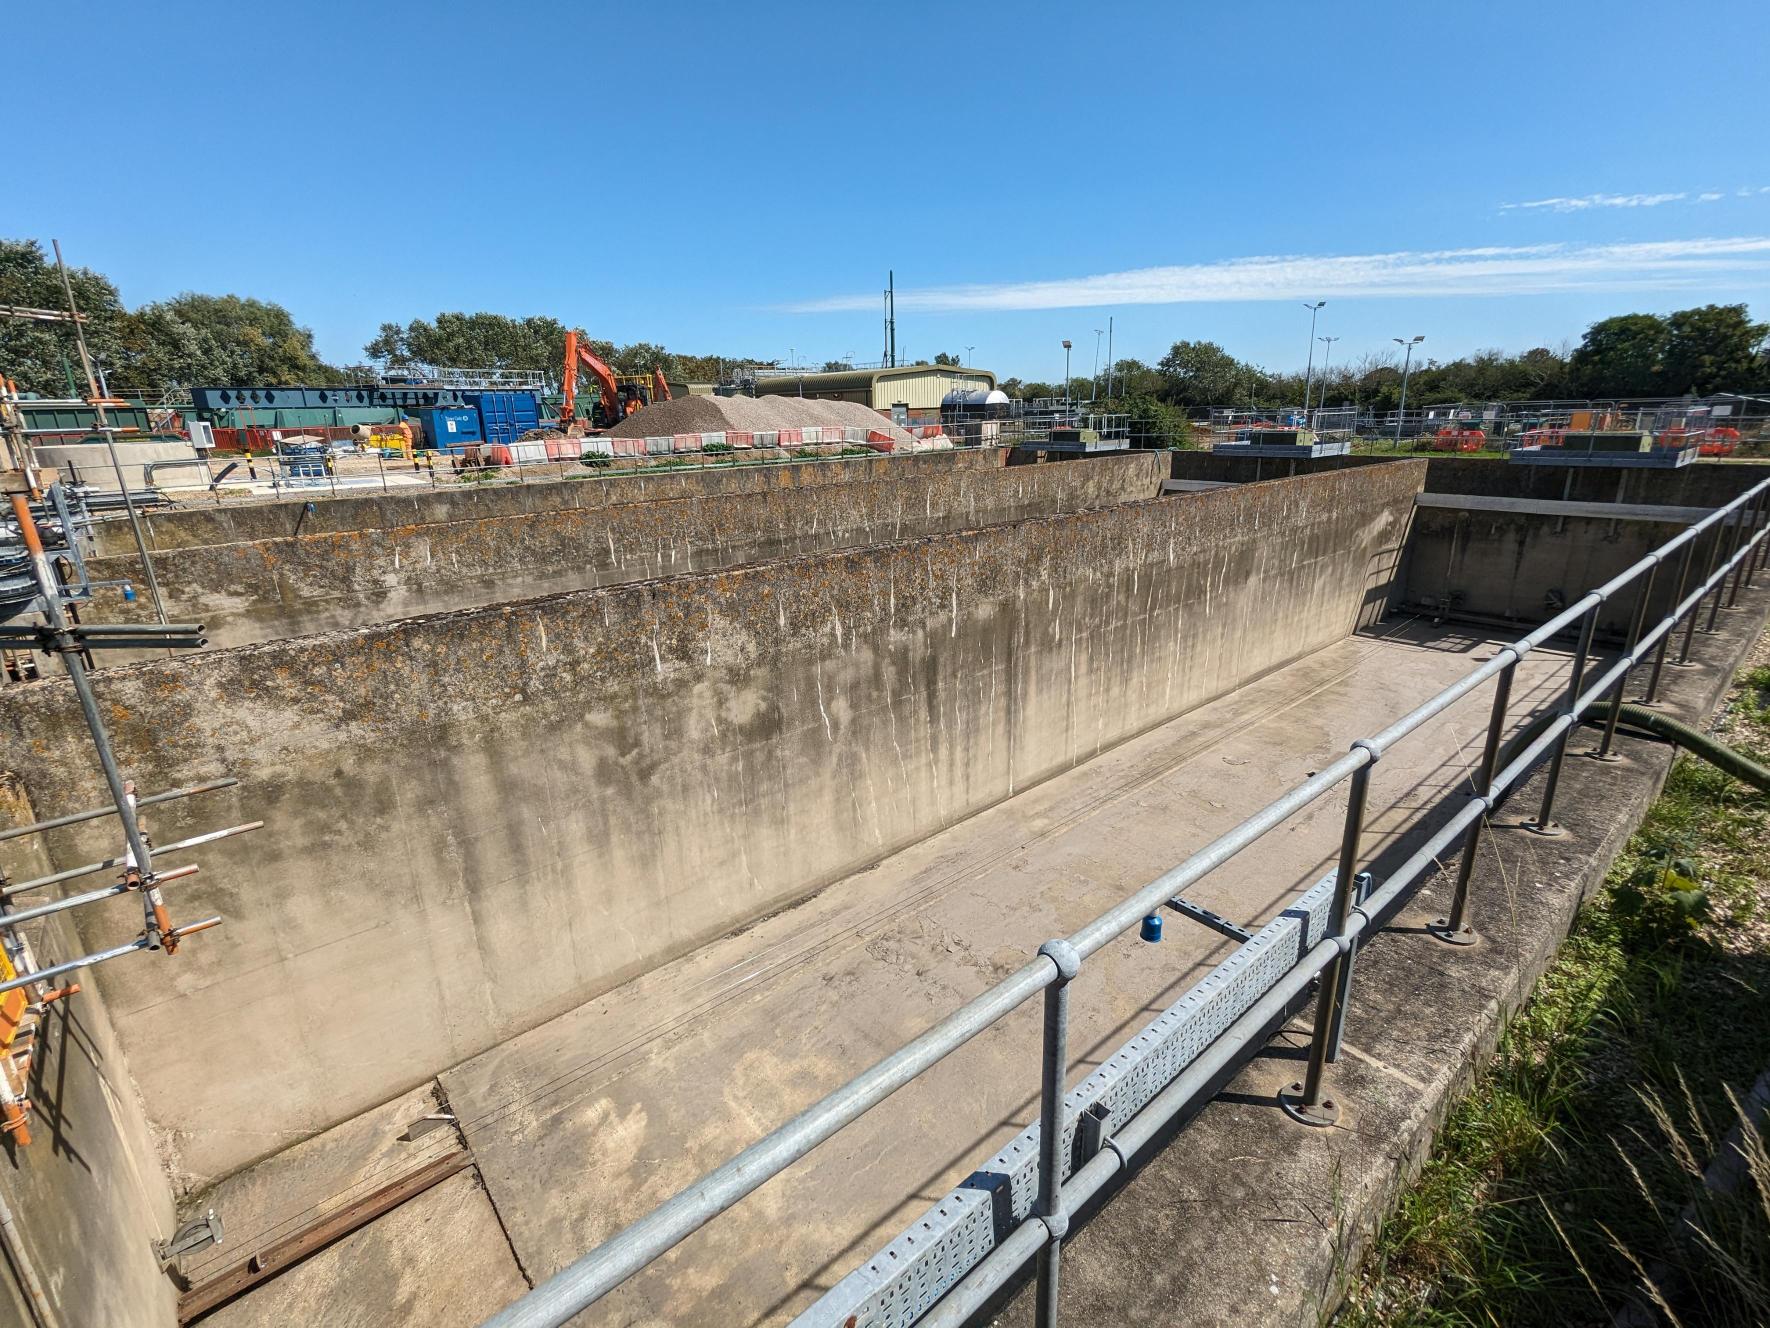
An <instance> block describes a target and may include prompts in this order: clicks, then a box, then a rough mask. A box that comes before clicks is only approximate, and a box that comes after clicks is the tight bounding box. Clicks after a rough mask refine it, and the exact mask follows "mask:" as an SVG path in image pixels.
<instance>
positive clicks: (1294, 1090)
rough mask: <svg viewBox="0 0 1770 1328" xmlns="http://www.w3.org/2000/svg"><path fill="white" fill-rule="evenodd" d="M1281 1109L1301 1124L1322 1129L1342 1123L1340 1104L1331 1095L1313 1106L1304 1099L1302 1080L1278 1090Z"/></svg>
mask: <svg viewBox="0 0 1770 1328" xmlns="http://www.w3.org/2000/svg"><path fill="white" fill-rule="evenodd" d="M1278 1106H1279V1110H1281V1111H1282V1112H1284V1114H1285V1115H1287V1116H1289V1117H1290V1118H1291V1119H1292V1120H1294V1121H1296V1122H1297V1123H1298V1124H1299V1125H1308V1126H1312V1127H1313V1128H1315V1129H1322V1128H1325V1127H1326V1126H1329V1125H1338V1124H1339V1123H1340V1104H1339V1103H1338V1102H1335V1101H1334V1100H1333V1098H1331V1097H1324V1098H1322V1100H1321V1101H1320V1102H1318V1103H1316V1104H1315V1105H1314V1106H1313V1107H1312V1106H1309V1105H1308V1104H1307V1103H1305V1102H1304V1101H1303V1085H1302V1083H1301V1082H1298V1083H1294V1084H1292V1085H1291V1086H1290V1087H1289V1088H1281V1089H1280V1090H1279V1092H1278Z"/></svg>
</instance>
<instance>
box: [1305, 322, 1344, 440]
mask: <svg viewBox="0 0 1770 1328" xmlns="http://www.w3.org/2000/svg"><path fill="white" fill-rule="evenodd" d="M1316 340H1317V341H1319V342H1321V343H1322V345H1324V346H1326V347H1327V349H1326V350H1324V351H1322V353H1321V406H1317V407H1316V409H1317V410H1320V409H1321V407H1322V406H1325V405H1327V383H1328V375H1327V370H1328V356H1330V355H1332V354H1333V353H1334V343H1335V342H1336V341H1338V340H1339V338H1338V337H1317V338H1316ZM1303 422H1304V423H1305V424H1307V423H1308V422H1309V416H1308V413H1307V412H1305V413H1304V416H1303Z"/></svg>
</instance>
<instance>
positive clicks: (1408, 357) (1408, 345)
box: [1389, 336, 1426, 447]
mask: <svg viewBox="0 0 1770 1328" xmlns="http://www.w3.org/2000/svg"><path fill="white" fill-rule="evenodd" d="M1425 339H1426V338H1425V337H1424V336H1417V337H1415V338H1414V339H1413V340H1412V341H1403V340H1402V339H1401V338H1400V337H1390V338H1389V340H1391V341H1393V342H1394V343H1395V344H1396V345H1397V346H1400V347H1402V348H1403V349H1404V350H1405V351H1406V352H1407V353H1406V354H1405V355H1404V356H1403V357H1402V360H1401V409H1400V410H1398V411H1396V412H1395V446H1396V447H1400V446H1401V422H1402V420H1404V419H1406V418H1407V375H1408V371H1409V370H1410V369H1412V368H1413V362H1414V347H1415V346H1417V345H1419V344H1420V343H1421V342H1422V341H1424V340H1425Z"/></svg>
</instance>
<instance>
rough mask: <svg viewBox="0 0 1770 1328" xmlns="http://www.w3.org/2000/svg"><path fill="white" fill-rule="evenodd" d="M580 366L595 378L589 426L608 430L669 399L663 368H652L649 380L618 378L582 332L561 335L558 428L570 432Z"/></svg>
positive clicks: (574, 411)
mask: <svg viewBox="0 0 1770 1328" xmlns="http://www.w3.org/2000/svg"><path fill="white" fill-rule="evenodd" d="M580 366H581V367H582V368H584V369H585V370H587V371H588V372H589V374H590V376H591V377H592V378H594V379H595V380H596V389H597V397H596V407H595V409H594V410H592V411H591V412H590V427H591V428H592V429H597V430H601V429H612V428H614V427H615V425H617V424H619V423H620V422H621V421H622V420H624V419H626V418H627V417H628V416H629V415H632V414H634V413H635V412H637V411H640V410H643V409H644V408H645V407H646V406H649V405H650V404H651V403H652V402H654V401H668V400H669V399H670V385H669V384H668V383H666V382H665V381H664V371H663V370H662V369H661V368H654V369H653V370H652V371H651V377H650V379H649V380H647V379H645V378H632V377H627V378H620V377H617V376H616V374H615V371H614V370H613V369H611V368H609V367H608V363H607V361H605V360H604V359H603V358H602V356H600V355H598V354H597V353H596V352H595V351H593V350H591V349H590V338H589V337H587V336H585V335H584V334H583V333H582V332H578V331H572V332H567V333H566V334H565V380H564V388H565V400H564V401H563V402H562V403H561V405H560V409H559V427H560V428H561V429H564V430H566V431H568V432H569V431H570V429H571V426H572V423H573V417H574V415H575V414H576V411H577V405H578V369H579V368H580Z"/></svg>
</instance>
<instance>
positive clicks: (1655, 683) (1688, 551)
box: [1641, 540, 1696, 705]
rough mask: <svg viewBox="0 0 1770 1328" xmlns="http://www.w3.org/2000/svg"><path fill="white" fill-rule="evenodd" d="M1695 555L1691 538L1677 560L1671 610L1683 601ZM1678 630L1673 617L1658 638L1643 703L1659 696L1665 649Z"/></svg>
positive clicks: (1652, 702) (1664, 664) (1694, 545)
mask: <svg viewBox="0 0 1770 1328" xmlns="http://www.w3.org/2000/svg"><path fill="white" fill-rule="evenodd" d="M1695 556H1696V541H1695V540H1691V541H1690V542H1689V543H1687V544H1686V545H1685V546H1684V556H1683V557H1682V558H1681V559H1679V560H1678V589H1677V590H1676V592H1674V593H1673V595H1672V612H1673V613H1676V612H1677V611H1678V606H1679V605H1680V604H1682V603H1683V602H1684V591H1685V590H1686V589H1687V588H1688V587H1689V585H1690V563H1691V561H1692V559H1694V558H1695ZM1677 630H1678V620H1677V619H1676V618H1674V619H1673V620H1672V625H1671V626H1670V627H1668V628H1667V629H1666V630H1665V632H1664V633H1662V634H1661V636H1660V638H1659V646H1658V647H1657V648H1656V649H1655V650H1654V652H1653V672H1651V673H1649V674H1648V675H1647V695H1646V696H1644V697H1643V698H1642V699H1641V703H1642V704H1643V705H1654V704H1655V703H1656V702H1657V700H1658V698H1659V675H1660V674H1661V673H1663V672H1664V671H1665V666H1666V650H1667V648H1668V647H1670V645H1671V644H1672V635H1673V633H1675V632H1676V631H1677Z"/></svg>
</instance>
